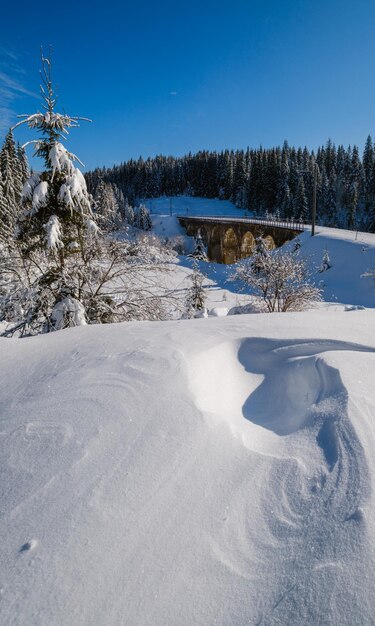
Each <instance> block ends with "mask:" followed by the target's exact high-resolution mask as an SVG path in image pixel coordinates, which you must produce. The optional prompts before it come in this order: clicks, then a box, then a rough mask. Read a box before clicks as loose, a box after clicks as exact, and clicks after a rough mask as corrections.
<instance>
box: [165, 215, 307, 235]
mask: <svg viewBox="0 0 375 626" xmlns="http://www.w3.org/2000/svg"><path fill="white" fill-rule="evenodd" d="M176 217H177V219H185V220H186V219H188V220H189V221H191V220H197V221H201V222H223V223H230V222H240V223H243V224H257V225H259V226H271V227H275V228H286V229H289V230H295V231H298V232H301V233H302V232H303V231H304V230H305V224H304V223H303V222H300V221H297V220H285V219H277V218H271V219H269V218H263V217H235V216H233V217H230V216H223V215H204V216H201V217H199V216H198V215H177V216H176Z"/></svg>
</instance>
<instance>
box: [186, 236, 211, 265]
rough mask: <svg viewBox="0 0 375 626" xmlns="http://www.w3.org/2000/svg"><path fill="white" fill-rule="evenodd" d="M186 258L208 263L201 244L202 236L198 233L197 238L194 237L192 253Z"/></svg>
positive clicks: (203, 246) (204, 248)
mask: <svg viewBox="0 0 375 626" xmlns="http://www.w3.org/2000/svg"><path fill="white" fill-rule="evenodd" d="M188 256H189V257H192V258H193V259H197V260H198V261H208V257H207V254H206V247H205V245H204V243H203V239H202V235H201V233H200V232H198V234H197V236H196V237H195V245H194V250H193V252H191V253H190V254H188Z"/></svg>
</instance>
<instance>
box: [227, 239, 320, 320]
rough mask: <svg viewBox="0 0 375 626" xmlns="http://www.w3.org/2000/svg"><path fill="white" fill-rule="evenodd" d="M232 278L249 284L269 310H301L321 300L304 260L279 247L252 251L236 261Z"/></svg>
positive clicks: (246, 284) (318, 290) (245, 284)
mask: <svg viewBox="0 0 375 626" xmlns="http://www.w3.org/2000/svg"><path fill="white" fill-rule="evenodd" d="M232 280H239V281H240V282H242V283H243V284H244V286H247V287H250V288H251V290H252V292H253V293H254V294H255V295H258V296H260V297H261V298H262V300H263V302H264V304H265V308H266V310H267V311H268V312H269V313H273V312H285V311H302V310H304V309H306V308H308V307H309V306H312V304H313V303H314V302H316V301H319V300H321V290H320V289H319V288H317V287H315V286H314V285H313V284H312V283H311V282H310V279H309V272H308V269H307V266H306V263H305V261H304V260H303V259H302V258H301V257H299V256H297V255H296V254H293V253H292V252H285V251H283V250H281V249H279V250H276V251H272V252H271V251H268V250H264V249H263V251H262V252H258V253H257V252H256V253H255V254H254V256H253V257H251V258H249V259H246V260H245V261H243V262H241V263H240V264H239V265H238V267H237V268H236V271H235V272H234V274H233V276H232Z"/></svg>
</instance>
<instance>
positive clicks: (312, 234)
mask: <svg viewBox="0 0 375 626" xmlns="http://www.w3.org/2000/svg"><path fill="white" fill-rule="evenodd" d="M317 184H318V165H317V163H316V161H314V187H313V198H312V220H311V237H314V235H315V222H316V188H317Z"/></svg>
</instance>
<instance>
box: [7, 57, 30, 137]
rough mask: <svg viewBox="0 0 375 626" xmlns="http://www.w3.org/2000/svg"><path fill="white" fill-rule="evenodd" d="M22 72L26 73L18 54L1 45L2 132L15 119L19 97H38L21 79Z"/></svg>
mask: <svg viewBox="0 0 375 626" xmlns="http://www.w3.org/2000/svg"><path fill="white" fill-rule="evenodd" d="M20 74H24V70H23V69H22V67H20V65H19V63H18V57H17V55H16V54H15V53H13V52H12V51H11V50H5V49H4V48H1V47H0V133H4V132H6V131H7V130H8V128H9V127H10V126H11V125H12V123H13V122H14V120H15V117H16V113H15V111H14V108H13V103H14V101H15V100H16V99H17V98H20V97H23V96H29V97H32V98H34V97H35V98H37V97H38V94H36V93H35V92H34V91H31V90H30V89H28V88H27V87H26V86H25V85H24V84H23V82H22V81H21V80H20V79H19V76H20Z"/></svg>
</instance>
